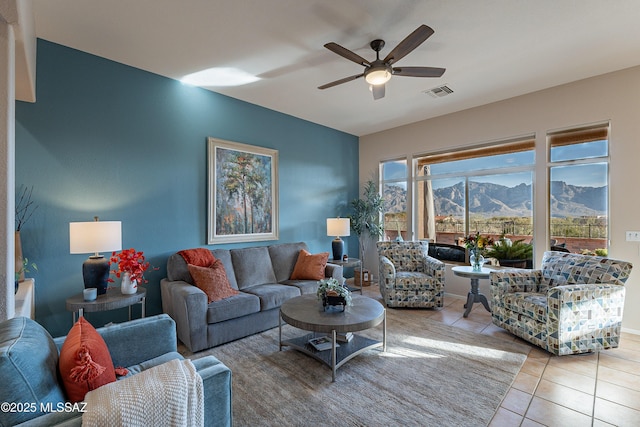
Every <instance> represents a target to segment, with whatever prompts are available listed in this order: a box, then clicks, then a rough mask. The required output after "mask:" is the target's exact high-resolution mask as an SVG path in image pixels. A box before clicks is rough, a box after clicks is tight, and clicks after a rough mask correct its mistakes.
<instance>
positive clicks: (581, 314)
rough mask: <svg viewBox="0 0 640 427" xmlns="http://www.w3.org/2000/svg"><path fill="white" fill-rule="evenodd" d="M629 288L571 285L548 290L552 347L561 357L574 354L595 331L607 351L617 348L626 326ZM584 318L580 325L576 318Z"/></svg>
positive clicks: (548, 324) (548, 318) (550, 342)
mask: <svg viewBox="0 0 640 427" xmlns="http://www.w3.org/2000/svg"><path fill="white" fill-rule="evenodd" d="M624 296H625V287H624V286H623V285H615V284H611V283H601V284H570V285H562V286H555V287H552V288H549V289H548V290H547V328H548V331H549V338H548V340H549V346H550V347H551V348H553V349H554V351H557V352H559V353H560V354H571V353H575V352H578V351H576V350H578V349H579V347H580V346H581V345H582V343H584V342H591V341H592V340H593V338H594V333H595V332H594V331H597V333H598V334H600V336H597V337H596V338H598V339H602V341H603V342H602V345H603V346H604V348H609V347H617V346H618V340H619V338H620V328H621V325H622V312H623V309H624ZM578 318H580V324H576V319H578Z"/></svg>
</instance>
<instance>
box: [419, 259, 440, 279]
mask: <svg viewBox="0 0 640 427" xmlns="http://www.w3.org/2000/svg"><path fill="white" fill-rule="evenodd" d="M423 268H424V272H425V273H428V274H430V275H431V276H438V275H439V272H440V271H441V272H442V276H443V277H444V271H445V264H444V262H442V261H440V260H439V259H437V258H434V257H431V256H428V255H427V256H425V257H424V258H423Z"/></svg>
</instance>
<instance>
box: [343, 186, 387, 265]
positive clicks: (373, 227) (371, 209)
mask: <svg viewBox="0 0 640 427" xmlns="http://www.w3.org/2000/svg"><path fill="white" fill-rule="evenodd" d="M351 207H352V208H353V215H350V216H349V219H350V220H351V229H352V230H353V232H354V233H355V234H356V235H357V236H358V240H359V243H360V259H361V260H362V264H363V265H364V254H365V249H366V244H367V237H370V238H373V239H375V240H376V241H377V240H378V239H379V238H380V237H382V235H383V233H384V226H383V225H382V224H381V223H380V214H381V213H382V210H383V208H384V199H383V198H382V196H381V195H380V193H379V192H378V189H377V188H376V184H375V183H374V182H373V181H372V180H369V181H367V183H366V184H365V186H364V192H363V197H362V198H361V199H354V200H353V201H352V202H351Z"/></svg>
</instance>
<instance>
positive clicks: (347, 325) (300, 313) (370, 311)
mask: <svg viewBox="0 0 640 427" xmlns="http://www.w3.org/2000/svg"><path fill="white" fill-rule="evenodd" d="M351 298H352V301H353V305H351V306H348V307H346V309H345V310H344V311H337V310H333V309H327V310H326V311H325V309H324V307H323V306H322V302H320V301H318V298H317V297H316V296H315V295H301V296H299V297H295V298H291V299H289V300H287V301H285V302H284V303H283V304H282V306H281V307H280V322H279V328H278V329H279V331H278V333H279V340H280V350H282V347H285V346H286V347H291V348H294V349H296V350H298V351H301V352H303V353H305V354H307V355H309V356H311V357H313V358H314V359H316V360H319V361H320V362H323V363H325V364H326V365H327V366H329V367H330V368H331V371H332V377H331V380H332V381H335V380H336V370H337V369H338V368H339V367H340V366H342V365H343V364H345V363H346V362H348V361H349V360H351V359H353V358H354V357H356V356H357V355H359V354H360V353H362V352H364V351H366V350H369V349H371V348H376V347H382V351H386V350H387V336H386V335H387V323H386V311H385V308H384V307H383V306H382V304H380V303H379V302H378V301H376V300H374V299H372V298H369V297H365V296H362V295H352V296H351ZM283 321H284V322H286V323H288V324H289V325H291V326H295V327H296V328H300V329H304V330H306V331H312V332H314V333H326V334H330V337H331V341H332V345H331V348H330V349H328V350H322V351H318V350H316V349H315V348H314V347H313V346H312V345H311V344H309V340H310V339H312V338H314V337H315V334H314V333H312V334H307V335H305V336H302V337H298V338H294V339H290V340H286V341H283V340H282V322H283ZM380 323H382V341H376V340H372V339H370V338H365V337H362V336H360V335H356V334H354V335H353V339H351V340H350V341H349V342H341V343H339V344H338V345H336V334H337V333H342V332H344V333H346V332H357V331H363V330H365V329H369V328H373V327H375V326H378V325H379V324H380Z"/></svg>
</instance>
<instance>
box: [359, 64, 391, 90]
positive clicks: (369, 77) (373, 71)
mask: <svg viewBox="0 0 640 427" xmlns="http://www.w3.org/2000/svg"><path fill="white" fill-rule="evenodd" d="M364 79H365V80H366V81H367V83H369V84H370V85H374V86H375V85H383V84H385V83H386V82H388V81H389V80H390V79H391V73H390V72H389V69H388V68H387V67H379V68H370V69H369V70H367V72H366V73H365V75H364Z"/></svg>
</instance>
